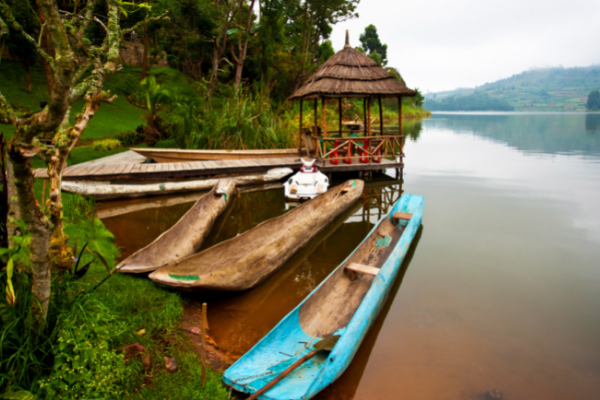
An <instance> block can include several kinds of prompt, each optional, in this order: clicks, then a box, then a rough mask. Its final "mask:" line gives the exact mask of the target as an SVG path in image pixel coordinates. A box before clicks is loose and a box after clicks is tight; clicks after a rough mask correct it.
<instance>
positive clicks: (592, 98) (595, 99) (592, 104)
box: [586, 90, 600, 111]
mask: <svg viewBox="0 0 600 400" xmlns="http://www.w3.org/2000/svg"><path fill="white" fill-rule="evenodd" d="M586 108H587V109H588V111H600V91H598V90H592V91H591V92H590V94H589V96H588V99H587V105H586Z"/></svg>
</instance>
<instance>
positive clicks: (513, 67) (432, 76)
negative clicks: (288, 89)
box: [330, 0, 600, 93]
mask: <svg viewBox="0 0 600 400" xmlns="http://www.w3.org/2000/svg"><path fill="white" fill-rule="evenodd" d="M357 11H358V13H359V15H360V16H359V18H355V19H352V20H349V21H345V22H341V23H338V24H337V25H335V26H334V29H333V33H332V35H331V38H330V39H331V41H332V43H333V47H334V49H335V50H336V51H337V50H341V49H342V48H343V46H344V40H345V31H346V29H348V30H349V31H350V44H351V45H352V46H353V47H357V46H359V45H360V41H359V39H358V38H359V36H360V34H361V33H362V32H364V29H365V27H366V26H368V25H370V24H373V25H375V26H376V27H377V31H378V33H379V38H380V39H381V41H382V42H383V43H385V44H387V45H388V65H389V66H394V67H396V68H398V69H399V70H400V73H401V74H402V77H403V78H404V79H405V81H406V82H407V85H408V86H409V87H410V88H419V89H420V90H421V91H422V92H423V93H427V92H439V91H444V90H451V89H456V88H459V87H475V86H479V85H482V84H484V83H487V82H493V81H496V80H498V79H502V78H507V77H509V76H512V75H514V74H518V73H521V72H523V71H526V70H528V69H531V68H536V67H554V66H561V65H562V66H563V67H575V66H588V65H593V64H600V0H569V1H564V0H502V1H500V0H417V1H414V0H412V1H406V0H361V2H360V4H359V6H358V10H357Z"/></svg>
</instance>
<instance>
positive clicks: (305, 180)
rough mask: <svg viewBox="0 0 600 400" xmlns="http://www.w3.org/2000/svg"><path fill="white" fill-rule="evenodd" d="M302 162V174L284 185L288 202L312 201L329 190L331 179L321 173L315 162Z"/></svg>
mask: <svg viewBox="0 0 600 400" xmlns="http://www.w3.org/2000/svg"><path fill="white" fill-rule="evenodd" d="M301 160H302V164H303V166H302V168H300V172H298V173H297V174H295V175H292V176H291V177H290V178H289V179H288V180H287V181H286V182H285V183H284V184H283V188H284V192H285V198H286V199H287V200H294V201H300V200H310V199H313V198H315V197H317V196H318V195H320V194H323V193H325V192H326V191H327V189H328V188H329V179H328V178H327V176H326V175H325V174H323V173H321V172H320V171H319V169H318V168H317V166H316V165H315V162H316V161H317V160H316V159H315V160H312V161H306V160H305V159H301Z"/></svg>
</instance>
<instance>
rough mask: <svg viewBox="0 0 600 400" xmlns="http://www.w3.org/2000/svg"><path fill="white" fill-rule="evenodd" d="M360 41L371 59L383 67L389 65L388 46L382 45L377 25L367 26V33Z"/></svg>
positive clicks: (361, 35)
mask: <svg viewBox="0 0 600 400" xmlns="http://www.w3.org/2000/svg"><path fill="white" fill-rule="evenodd" d="M359 39H360V43H361V44H362V48H363V50H364V52H365V53H366V54H367V55H368V56H369V57H371V58H372V59H373V60H375V61H376V62H377V63H378V64H379V65H381V66H386V65H387V62H388V59H387V44H382V43H381V40H379V35H378V34H377V28H376V27H375V25H369V26H367V27H366V28H365V32H364V33H361V34H360V37H359Z"/></svg>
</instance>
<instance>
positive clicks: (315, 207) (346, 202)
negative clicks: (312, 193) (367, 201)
mask: <svg viewBox="0 0 600 400" xmlns="http://www.w3.org/2000/svg"><path fill="white" fill-rule="evenodd" d="M363 187H364V182H363V181H361V180H357V179H354V180H350V181H347V182H346V183H344V184H342V185H340V186H337V187H335V188H333V189H330V190H329V191H328V192H326V193H324V194H322V195H319V196H317V197H315V198H314V199H312V200H309V201H307V202H306V203H304V204H302V205H301V206H299V207H297V208H295V209H293V210H292V211H289V212H287V213H286V214H284V215H282V216H280V217H277V218H273V219H270V220H268V221H266V222H263V223H262V224H260V225H258V226H257V227H255V228H253V229H250V230H248V231H246V232H244V233H243V234H241V235H239V236H236V237H235V238H233V239H229V240H226V241H224V242H222V243H219V244H218V245H216V246H213V247H211V248H209V249H207V250H204V251H202V252H200V253H198V254H194V255H192V256H190V257H187V258H185V259H183V260H181V261H179V262H177V263H175V264H172V265H169V266H166V267H164V268H161V269H159V270H157V271H155V272H153V273H152V274H150V275H149V278H150V279H152V280H153V281H154V282H156V283H160V284H162V285H168V286H174V287H177V288H182V289H186V290H211V291H240V290H246V289H249V288H251V287H253V286H255V285H258V284H259V283H260V282H262V281H263V280H265V279H266V278H267V277H269V275H271V274H272V273H273V272H275V271H276V270H277V269H278V268H280V267H281V266H282V265H284V264H285V263H286V261H288V260H289V259H290V258H291V257H292V256H293V255H294V254H295V253H297V252H298V251H299V250H301V249H302V248H303V247H304V246H306V245H307V244H308V243H309V242H310V241H311V239H312V238H314V237H315V236H317V235H318V234H319V232H321V231H322V230H323V229H325V228H326V227H327V225H329V224H330V223H331V222H332V221H333V220H335V218H336V217H338V216H339V215H341V214H342V213H343V212H344V211H345V210H347V209H348V208H349V207H350V206H351V205H352V204H353V203H354V202H355V201H356V200H358V198H359V197H360V196H361V194H362V192H363Z"/></svg>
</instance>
